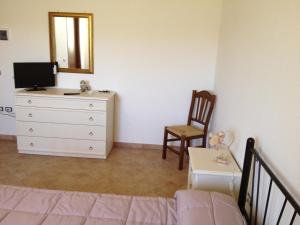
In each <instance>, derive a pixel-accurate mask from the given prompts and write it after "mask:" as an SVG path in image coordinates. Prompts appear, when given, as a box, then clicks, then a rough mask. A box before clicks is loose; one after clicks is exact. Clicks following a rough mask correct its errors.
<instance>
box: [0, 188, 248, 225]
mask: <svg viewBox="0 0 300 225" xmlns="http://www.w3.org/2000/svg"><path fill="white" fill-rule="evenodd" d="M142 224H143V225H192V224H195V225H202V224H203V225H204V224H205V225H221V224H222V225H234V224H236V225H243V224H244V222H243V218H242V216H241V214H240V212H239V210H238V208H237V206H236V204H235V202H234V201H233V199H232V198H231V197H230V196H226V195H223V194H220V193H209V192H201V191H177V192H176V194H175V197H174V198H162V197H142V196H122V195H110V194H96V193H83V192H67V191H58V190H45V189H35V188H25V187H15V186H7V185H0V225H142Z"/></svg>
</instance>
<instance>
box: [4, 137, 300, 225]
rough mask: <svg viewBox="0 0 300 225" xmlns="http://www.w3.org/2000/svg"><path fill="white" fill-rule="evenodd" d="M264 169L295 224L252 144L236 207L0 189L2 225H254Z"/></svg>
mask: <svg viewBox="0 0 300 225" xmlns="http://www.w3.org/2000/svg"><path fill="white" fill-rule="evenodd" d="M252 159H254V160H252ZM253 165H254V166H253ZM256 168H259V169H258V170H255V169H256ZM261 168H264V169H265V168H266V170H267V171H268V172H270V176H271V177H272V179H271V180H272V182H271V183H272V184H273V183H274V184H276V185H277V186H279V188H280V189H281V190H283V191H282V192H283V194H284V196H286V200H285V203H284V205H285V206H286V205H287V202H288V203H289V204H290V205H292V207H293V210H294V212H293V214H292V218H291V220H290V222H289V224H293V223H294V222H295V218H296V217H299V205H298V204H297V202H296V201H295V200H294V199H293V198H292V196H291V195H290V194H289V193H288V192H287V191H286V189H285V188H284V186H283V185H282V184H281V183H280V181H279V180H278V179H277V178H276V177H275V176H274V174H273V173H272V171H271V170H270V169H269V167H268V166H267V165H266V164H265V163H264V161H263V160H262V159H261V157H260V156H259V155H258V154H257V152H256V151H255V149H254V140H253V139H248V142H247V147H246V155H245V161H244V168H243V177H242V186H241V190H240V196H239V201H238V204H236V203H235V201H234V200H233V199H232V198H231V197H230V196H227V195H224V194H221V193H216V192H211V193H210V192H203V191H195V190H179V191H177V192H176V193H175V196H174V198H162V197H142V196H122V195H109V194H96V193H83V192H66V191H57V190H45V189H35V188H25V187H15V186H7V185H0V225H142V224H143V225H245V224H249V225H250V224H251V225H252V224H256V222H257V220H258V219H257V218H258V216H257V215H259V214H258V213H257V211H258V209H259V207H258V204H255V203H256V202H258V201H255V199H258V198H259V196H260V195H259V191H257V190H259V187H260V178H259V179H258V178H257V179H256V180H253V181H254V182H251V180H250V174H251V171H252V174H254V176H253V177H255V176H256V175H258V176H259V174H260V173H259V172H260V171H261ZM269 170H270V171H269ZM253 171H254V172H253ZM255 171H256V172H255ZM257 183H258V185H256V184H257ZM249 184H251V185H250V194H249ZM273 186H275V185H273ZM255 187H257V188H255ZM270 189H272V188H270ZM270 192H271V191H270ZM253 193H255V194H253ZM248 195H250V196H251V197H250V200H249V199H247V198H248V197H249V196H248ZM269 197H270V196H269ZM269 197H268V199H269ZM249 202H250V204H248V203H249ZM268 202H269V200H268ZM249 205H250V207H249ZM267 205H268V204H267ZM253 206H255V207H253ZM285 206H283V207H282V210H281V211H280V215H279V222H280V221H282V219H281V218H282V215H283V214H284V211H285ZM254 209H255V210H254ZM289 210H290V209H289ZM269 211H270V210H269ZM267 213H268V206H266V207H265V208H264V215H266V214H267ZM264 220H265V219H264ZM264 222H265V221H264ZM278 224H279V223H278ZM283 224H285V223H283Z"/></svg>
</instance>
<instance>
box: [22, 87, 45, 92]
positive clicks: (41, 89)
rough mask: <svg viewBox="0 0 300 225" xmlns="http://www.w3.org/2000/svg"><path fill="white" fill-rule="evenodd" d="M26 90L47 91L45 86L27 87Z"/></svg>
mask: <svg viewBox="0 0 300 225" xmlns="http://www.w3.org/2000/svg"><path fill="white" fill-rule="evenodd" d="M25 90H26V91H46V90H47V89H46V88H43V87H34V88H27V89H25Z"/></svg>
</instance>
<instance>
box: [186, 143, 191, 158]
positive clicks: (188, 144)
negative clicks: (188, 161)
mask: <svg viewBox="0 0 300 225" xmlns="http://www.w3.org/2000/svg"><path fill="white" fill-rule="evenodd" d="M190 146H191V140H187V141H186V149H187V151H186V154H187V155H189V151H188V149H189V147H190Z"/></svg>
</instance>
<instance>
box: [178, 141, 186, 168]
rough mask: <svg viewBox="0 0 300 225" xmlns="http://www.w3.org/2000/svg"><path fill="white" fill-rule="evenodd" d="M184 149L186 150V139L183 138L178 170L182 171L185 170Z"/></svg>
mask: <svg viewBox="0 0 300 225" xmlns="http://www.w3.org/2000/svg"><path fill="white" fill-rule="evenodd" d="M184 149H185V137H184V136H183V137H181V143H180V150H179V165H178V169H179V170H182V168H183V159H184Z"/></svg>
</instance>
